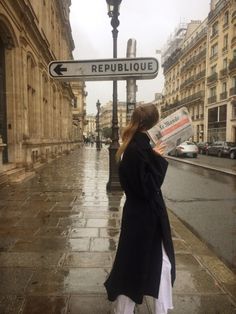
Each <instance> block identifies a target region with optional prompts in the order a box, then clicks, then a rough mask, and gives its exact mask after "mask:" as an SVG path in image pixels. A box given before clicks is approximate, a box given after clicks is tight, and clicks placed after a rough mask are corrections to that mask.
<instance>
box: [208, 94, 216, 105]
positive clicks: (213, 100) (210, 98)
mask: <svg viewBox="0 0 236 314" xmlns="http://www.w3.org/2000/svg"><path fill="white" fill-rule="evenodd" d="M207 101H208V104H213V103H214V102H216V101H217V97H216V95H215V96H211V97H209V98H208V100H207Z"/></svg>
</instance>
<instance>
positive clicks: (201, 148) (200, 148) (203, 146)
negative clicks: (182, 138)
mask: <svg viewBox="0 0 236 314" xmlns="http://www.w3.org/2000/svg"><path fill="white" fill-rule="evenodd" d="M211 144H212V143H211V142H199V143H197V147H198V152H199V154H206V150H207V147H208V146H209V145H211Z"/></svg>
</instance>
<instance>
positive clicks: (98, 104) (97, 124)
mask: <svg viewBox="0 0 236 314" xmlns="http://www.w3.org/2000/svg"><path fill="white" fill-rule="evenodd" d="M96 105H97V116H96V127H97V140H96V148H97V150H101V141H100V121H99V115H100V107H101V104H100V101H99V99H98V101H97V103H96Z"/></svg>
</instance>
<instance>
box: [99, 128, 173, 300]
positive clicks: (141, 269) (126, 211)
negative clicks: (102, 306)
mask: <svg viewBox="0 0 236 314" xmlns="http://www.w3.org/2000/svg"><path fill="white" fill-rule="evenodd" d="M167 166H168V162H167V161H166V160H165V159H164V158H163V157H161V156H159V155H157V154H156V153H154V151H153V149H152V148H151V146H150V143H149V138H148V136H147V135H146V134H145V133H141V132H137V133H136V134H135V135H134V137H133V139H132V140H131V142H130V144H129V145H128V147H127V148H126V150H125V152H124V155H123V158H122V161H121V162H120V166H119V175H120V183H121V186H122V188H123V190H124V192H125V194H126V202H125V205H124V208H123V216H122V223H121V233H120V238H119V243H118V248H117V253H116V257H115V261H114V264H113V267H112V270H111V273H110V275H109V277H108V279H107V280H106V282H105V284H104V285H105V287H106V289H107V294H108V299H109V300H110V301H115V299H116V298H117V296H118V295H120V294H124V295H126V296H128V297H129V298H131V299H132V300H133V301H134V302H135V303H138V304H141V303H142V301H143V296H144V295H149V296H153V297H154V298H158V292H159V285H160V277H161V268H162V248H161V243H162V242H163V244H164V247H165V250H166V253H167V255H168V257H169V260H170V262H171V266H172V268H171V275H172V284H173V283H174V280H175V257H174V248H173V243H172V239H171V231H170V224H169V219H168V215H167V211H166V207H165V203H164V200H163V197H162V193H161V185H162V183H163V180H164V177H165V174H166V170H167Z"/></svg>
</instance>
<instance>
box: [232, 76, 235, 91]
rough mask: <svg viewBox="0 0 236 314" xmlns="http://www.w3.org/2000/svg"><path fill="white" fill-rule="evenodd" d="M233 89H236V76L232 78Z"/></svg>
mask: <svg viewBox="0 0 236 314" xmlns="http://www.w3.org/2000/svg"><path fill="white" fill-rule="evenodd" d="M232 87H234V88H235V87H236V76H233V77H232Z"/></svg>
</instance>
